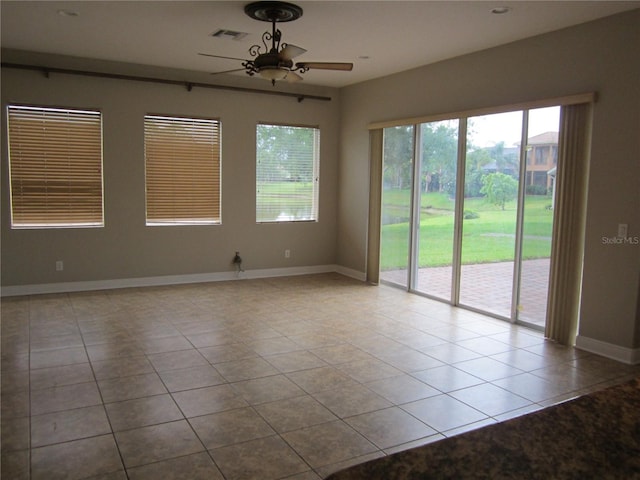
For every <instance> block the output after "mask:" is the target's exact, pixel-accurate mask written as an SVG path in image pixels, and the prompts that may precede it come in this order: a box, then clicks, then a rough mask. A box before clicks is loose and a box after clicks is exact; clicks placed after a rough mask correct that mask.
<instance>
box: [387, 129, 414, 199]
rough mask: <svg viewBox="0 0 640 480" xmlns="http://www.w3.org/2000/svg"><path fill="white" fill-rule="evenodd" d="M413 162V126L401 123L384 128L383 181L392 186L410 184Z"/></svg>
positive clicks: (400, 187)
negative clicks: (397, 125)
mask: <svg viewBox="0 0 640 480" xmlns="http://www.w3.org/2000/svg"><path fill="white" fill-rule="evenodd" d="M412 162H413V126H412V125H403V126H399V127H391V128H386V129H385V130H384V182H385V185H388V186H390V187H392V188H399V189H402V188H405V187H408V186H410V185H411V165H412Z"/></svg>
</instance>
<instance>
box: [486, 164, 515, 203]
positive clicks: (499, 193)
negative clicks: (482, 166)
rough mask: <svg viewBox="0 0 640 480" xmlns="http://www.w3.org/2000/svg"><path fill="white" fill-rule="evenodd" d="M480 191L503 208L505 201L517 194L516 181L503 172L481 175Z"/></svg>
mask: <svg viewBox="0 0 640 480" xmlns="http://www.w3.org/2000/svg"><path fill="white" fill-rule="evenodd" d="M480 193H483V194H484V195H486V196H487V199H488V200H489V201H490V202H491V203H493V204H494V205H498V206H499V207H501V208H502V210H504V205H505V203H507V202H508V201H510V200H513V199H514V198H516V197H517V195H518V181H517V180H516V179H515V178H513V177H510V176H509V175H505V174H504V173H500V172H498V173H490V174H489V175H485V176H484V177H482V188H481V189H480Z"/></svg>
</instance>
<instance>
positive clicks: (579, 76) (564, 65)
mask: <svg viewBox="0 0 640 480" xmlns="http://www.w3.org/2000/svg"><path fill="white" fill-rule="evenodd" d="M639 26H640V10H635V11H632V12H630V13H624V14H621V15H617V16H614V17H610V18H606V19H603V20H600V21H596V22H592V23H588V24H584V25H580V26H577V27H573V28H569V29H565V30H561V31H558V32H553V33H550V34H546V35H542V36H539V37H534V38H530V39H526V40H523V41H519V42H515V43H512V44H509V45H504V46H501V47H498V48H494V49H490V50H485V51H482V52H478V53H475V54H471V55H466V56H463V57H459V58H455V59H452V60H449V61H444V62H441V63H437V64H434V65H429V66H425V67H422V68H419V69H415V70H411V71H407V72H403V73H400V74H397V75H392V76H389V77H385V78H381V79H378V80H373V81H370V82H366V83H362V84H357V85H353V86H350V87H348V88H345V89H343V90H342V92H341V100H342V101H341V105H340V108H341V138H342V143H341V163H340V171H339V178H340V196H339V203H338V205H339V207H338V208H339V210H338V212H339V213H338V218H339V228H338V232H339V233H338V263H339V264H341V265H344V266H345V267H348V268H351V269H354V270H358V271H364V270H365V262H366V260H365V258H366V256H365V253H366V238H367V230H366V229H367V210H368V205H367V202H368V186H367V179H368V132H367V124H368V123H370V122H376V121H382V120H389V119H398V118H408V117H414V116H421V115H429V114H436V113H446V112H455V111H461V110H466V109H473V108H480V107H490V106H496V105H505V104H510V103H517V102H523V101H530V100H537V99H545V98H552V97H558V96H563V95H569V94H576V93H583V92H589V91H596V92H598V95H599V100H598V102H597V103H596V105H595V109H594V120H593V139H592V158H591V165H590V168H591V176H590V181H589V198H588V212H587V216H588V218H587V227H586V232H585V236H586V237H585V238H586V252H585V259H584V281H583V302H582V313H581V323H580V331H579V334H580V335H581V336H583V337H588V338H590V339H594V340H598V341H601V342H606V343H610V344H612V345H616V346H620V347H623V348H627V349H628V348H636V347H639V346H640V345H639V343H638V338H639V335H638V330H640V325H639V324H638V320H637V319H638V313H637V309H638V298H637V297H638V281H639V278H638V272H639V271H640V246H631V245H626V246H612V245H603V243H602V237H603V236H607V237H610V236H615V235H616V233H617V224H618V223H628V224H629V234H630V235H632V236H640V213H639V212H640V134H639V132H640V88H639V85H640V62H639V61H638V53H637V52H638V51H640V28H638V27H639ZM425 48H428V46H426V47H425ZM576 234H577V235H579V234H581V232H576Z"/></svg>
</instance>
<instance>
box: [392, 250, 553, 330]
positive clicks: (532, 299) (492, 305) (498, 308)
mask: <svg viewBox="0 0 640 480" xmlns="http://www.w3.org/2000/svg"><path fill="white" fill-rule="evenodd" d="M549 262H550V260H549V259H548V258H539V259H534V260H524V261H523V262H522V272H521V273H522V275H521V278H522V281H521V285H522V288H521V290H520V302H519V303H520V312H519V316H518V318H519V319H520V320H523V321H525V322H528V323H531V324H534V325H538V326H544V323H545V318H546V308H547V289H548V284H549ZM451 270H452V267H451V266H444V267H430V268H420V269H419V270H418V278H417V285H416V290H417V291H418V292H421V293H426V294H429V295H432V296H434V297H438V298H442V299H444V300H449V299H450V297H451ZM380 278H381V279H382V280H385V281H387V282H391V283H394V284H399V285H404V286H406V283H407V271H406V270H389V271H385V272H380ZM460 278H461V282H460V283H461V285H460V304H461V305H465V306H470V307H474V308H478V309H481V310H485V311H487V312H490V313H493V314H497V315H502V316H506V317H509V316H510V312H511V289H512V284H513V262H496V263H477V264H472V265H462V274H461V277H460Z"/></svg>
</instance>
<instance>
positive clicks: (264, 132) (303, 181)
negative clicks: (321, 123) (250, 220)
mask: <svg viewBox="0 0 640 480" xmlns="http://www.w3.org/2000/svg"><path fill="white" fill-rule="evenodd" d="M256 139H257V141H256V221H257V222H296V221H317V220H318V178H319V166H320V129H318V128H313V127H294V126H284V125H264V124H261V125H258V128H257V132H256Z"/></svg>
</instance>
